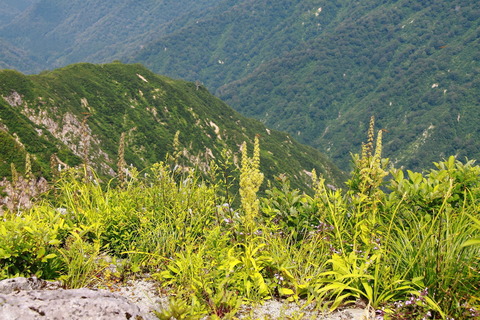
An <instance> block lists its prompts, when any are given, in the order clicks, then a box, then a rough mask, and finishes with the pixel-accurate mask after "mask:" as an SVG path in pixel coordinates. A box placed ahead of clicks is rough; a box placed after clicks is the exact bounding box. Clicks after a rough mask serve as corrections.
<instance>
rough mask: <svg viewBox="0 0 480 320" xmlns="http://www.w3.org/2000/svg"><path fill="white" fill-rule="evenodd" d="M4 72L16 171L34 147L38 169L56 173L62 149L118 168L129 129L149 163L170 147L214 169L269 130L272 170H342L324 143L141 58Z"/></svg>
mask: <svg viewBox="0 0 480 320" xmlns="http://www.w3.org/2000/svg"><path fill="white" fill-rule="evenodd" d="M0 79H1V81H0V96H1V97H2V98H1V99H0V137H1V139H0V142H1V144H2V146H3V147H2V152H1V155H0V160H1V161H0V176H9V174H10V164H11V163H14V164H15V165H16V167H17V168H18V170H19V171H20V172H22V170H24V167H25V156H26V152H28V153H30V154H31V156H32V157H31V159H32V163H33V168H34V173H35V174H36V175H37V176H39V175H42V176H49V174H50V158H51V156H52V155H53V154H56V155H57V156H58V158H59V160H60V161H61V162H65V163H67V164H69V165H76V164H79V163H81V162H82V159H85V158H86V159H88V160H87V161H88V163H89V164H91V165H93V166H94V167H95V168H96V169H97V170H98V171H99V172H100V174H102V175H103V176H114V175H115V171H116V170H117V161H118V159H117V152H118V150H119V145H120V137H121V135H122V133H125V160H126V163H127V164H132V165H134V166H135V167H137V168H139V169H143V168H145V167H147V166H149V165H151V164H153V163H155V162H159V161H163V160H166V156H167V153H168V154H170V155H171V156H174V157H175V158H176V159H177V164H178V165H181V166H196V167H198V168H199V169H200V170H203V171H204V172H206V171H207V169H208V167H209V165H210V161H212V160H215V161H217V162H219V163H221V162H222V160H221V158H222V157H221V154H222V151H223V150H229V154H230V157H231V161H233V162H235V163H236V164H237V165H239V161H240V154H239V148H240V145H241V144H242V143H243V142H244V141H246V142H247V143H248V146H249V148H250V150H252V142H253V139H254V137H255V136H256V135H259V136H260V146H261V151H262V153H261V158H262V159H261V168H262V172H264V173H265V174H266V176H267V178H268V179H273V178H274V176H276V175H280V174H282V173H285V174H287V175H288V176H289V177H292V185H294V186H296V187H300V188H302V189H304V190H306V189H308V186H309V184H310V183H311V181H310V177H309V172H310V171H311V170H312V169H314V168H315V169H316V171H317V172H319V173H322V174H323V175H324V176H325V178H327V180H329V181H330V182H332V183H340V181H341V179H342V172H341V171H340V170H339V169H338V168H337V167H336V166H334V165H333V164H332V163H331V162H330V161H329V160H327V159H326V157H325V156H324V155H322V154H321V153H320V152H318V151H317V150H315V149H314V148H311V147H307V146H304V145H301V144H299V143H297V142H296V141H295V140H293V139H291V138H290V137H289V136H288V135H287V134H284V133H281V132H277V131H274V130H269V129H267V128H266V127H265V126H264V125H263V124H262V123H260V122H259V121H257V120H251V119H247V118H244V117H242V116H241V115H239V114H238V113H237V112H235V111H234V110H233V109H231V108H230V107H229V106H227V105H226V104H225V103H223V102H222V101H220V100H219V99H218V98H216V97H214V96H213V95H211V94H210V93H209V92H208V91H207V90H206V89H205V88H204V87H203V86H200V85H197V84H195V83H191V82H184V81H180V80H172V79H169V78H166V77H163V76H159V75H157V74H154V73H152V72H151V71H149V70H147V69H146V68H144V67H143V66H141V65H138V64H135V65H125V64H121V63H112V64H106V65H93V64H86V63H83V64H75V65H70V66H67V67H65V68H62V69H58V70H54V71H51V72H44V73H42V74H40V75H31V76H25V75H23V74H21V73H19V72H16V71H12V70H3V71H0ZM175 137H176V138H175ZM174 141H176V142H174Z"/></svg>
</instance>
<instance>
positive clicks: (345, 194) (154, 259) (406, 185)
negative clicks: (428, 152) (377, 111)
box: [0, 139, 480, 319]
mask: <svg viewBox="0 0 480 320" xmlns="http://www.w3.org/2000/svg"><path fill="white" fill-rule="evenodd" d="M364 148H365V149H364V152H363V153H362V156H360V157H357V158H356V169H355V170H354V171H353V173H352V177H351V179H350V180H349V182H348V183H347V187H346V188H345V189H344V190H340V189H338V190H335V191H333V190H330V189H329V188H327V187H326V186H325V184H324V181H323V179H321V178H318V177H314V184H315V185H314V189H315V190H316V194H315V195H313V196H309V195H306V194H302V193H300V192H298V190H292V189H291V188H290V186H289V183H288V178H286V177H285V176H283V177H280V178H279V179H280V180H281V181H282V184H283V185H282V187H280V188H276V187H273V188H271V189H270V190H269V191H268V192H266V194H265V196H263V197H262V198H261V199H259V198H258V195H256V190H257V186H255V188H253V189H252V190H250V192H249V193H248V192H247V193H245V192H243V191H242V194H243V195H244V196H243V198H242V199H240V204H238V205H235V204H232V203H229V202H227V199H226V198H225V187H226V186H225V185H223V184H222V183H221V182H216V183H214V182H208V181H204V180H202V179H201V178H200V175H199V174H197V172H196V171H195V170H193V169H192V170H189V171H184V170H179V169H178V168H172V167H170V166H169V165H167V164H165V163H158V164H155V165H154V166H152V167H151V168H150V169H148V170H145V171H143V172H140V173H139V172H135V171H134V172H133V173H132V174H131V175H129V176H128V177H127V178H124V179H125V181H124V183H123V184H121V183H106V184H105V185H101V184H99V183H98V180H97V178H96V177H95V176H92V179H90V180H88V179H87V180H85V179H84V175H83V172H82V171H81V170H80V171H78V170H77V169H70V170H67V171H64V172H63V173H62V176H61V177H60V179H59V180H58V181H57V182H56V184H55V185H53V186H52V189H51V191H50V194H48V195H47V196H46V197H44V198H45V199H43V200H39V201H38V202H37V203H36V204H35V205H34V206H33V207H32V208H31V209H25V210H23V211H18V212H8V211H7V213H6V214H4V215H3V217H2V218H3V219H2V221H1V222H0V235H1V236H0V262H1V265H2V267H1V269H0V277H1V278H7V277H13V276H20V275H24V276H29V275H31V274H36V275H38V276H40V277H43V278H45V279H61V280H63V281H64V284H65V285H66V286H67V287H71V288H75V287H81V286H89V285H93V284H94V283H95V282H98V281H100V282H101V281H102V274H104V272H105V264H104V263H103V262H102V259H100V258H99V257H100V256H105V255H109V256H112V257H114V260H116V261H121V265H122V267H121V268H120V269H119V270H121V271H120V272H121V273H122V275H121V276H120V278H125V277H132V276H133V277H134V276H136V275H140V274H145V273H150V274H151V277H152V278H153V279H155V280H157V281H158V283H159V285H160V287H161V288H163V289H162V290H168V292H170V293H171V294H172V297H173V296H174V297H175V298H172V300H171V302H170V307H169V309H167V310H162V311H158V313H157V315H158V317H159V318H160V319H167V318H169V317H171V316H172V315H174V316H175V317H176V318H177V319H181V318H185V319H186V318H189V319H190V318H193V319H195V318H201V317H204V316H207V315H209V316H211V317H212V318H235V313H236V312H237V311H238V310H239V307H240V305H241V304H258V303H262V302H263V301H266V300H269V299H285V300H288V301H296V302H298V303H300V301H303V303H309V304H313V305H314V306H316V308H317V309H318V310H319V311H325V310H334V309H336V308H339V307H344V306H347V305H353V304H359V303H364V304H365V305H369V306H371V307H373V308H374V309H375V310H377V315H378V317H379V318H383V319H475V317H478V310H479V309H480V308H479V307H480V297H479V295H478V292H480V260H479V257H480V246H479V245H478V243H477V241H478V239H479V237H480V230H479V229H478V226H477V228H476V227H475V223H477V224H478V220H479V218H478V206H479V200H478V199H480V177H479V175H478V173H479V172H480V167H478V166H475V165H474V163H473V162H467V163H466V164H463V163H461V162H459V161H456V160H455V159H453V158H450V159H448V160H446V161H444V162H440V163H437V169H436V170H432V171H430V172H428V173H425V174H420V173H410V174H409V175H408V176H407V177H405V175H404V174H403V173H400V171H398V170H393V171H391V173H392V178H391V179H390V180H388V181H385V180H384V177H385V176H386V175H387V174H389V173H390V171H388V170H387V167H386V165H387V164H386V162H385V161H384V160H383V159H381V158H380V152H378V148H381V139H377V147H376V149H377V152H373V151H374V150H373V149H372V150H369V149H368V148H370V147H369V145H368V144H367V145H366V146H365V147H364ZM244 157H245V159H244V160H245V161H248V166H247V168H246V169H245V168H242V169H241V170H243V171H242V174H243V176H242V179H245V180H244V181H251V180H249V179H251V178H252V177H258V176H259V172H258V171H257V170H258V161H257V160H258V159H259V158H258V157H259V155H258V152H256V153H255V154H254V156H253V158H249V157H248V155H246V151H245V154H244ZM217 170H221V169H217ZM217 174H220V175H221V172H220V173H217ZM365 177H368V179H366V178H365ZM365 181H367V182H366V183H365ZM368 181H370V183H368ZM240 188H249V183H245V184H243V185H242V186H241V187H240ZM387 190H388V191H387ZM228 197H229V199H230V198H231V195H228ZM237 202H238V201H237ZM234 203H235V202H234ZM59 208H60V209H59ZM257 208H258V210H257ZM246 211H248V215H246Z"/></svg>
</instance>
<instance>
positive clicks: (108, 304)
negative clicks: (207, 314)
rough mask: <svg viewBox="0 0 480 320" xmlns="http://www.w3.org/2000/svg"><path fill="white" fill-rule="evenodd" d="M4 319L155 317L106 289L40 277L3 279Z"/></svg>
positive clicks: (1, 302)
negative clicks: (69, 285)
mask: <svg viewBox="0 0 480 320" xmlns="http://www.w3.org/2000/svg"><path fill="white" fill-rule="evenodd" d="M0 315H1V319H2V320H17V319H22V320H37V319H42V320H46V319H52V320H53V319H58V320H61V319H68V320H77V319H82V320H83V319H92V320H93V319H95V320H117V319H132V320H153V319H155V317H153V316H152V315H151V314H148V313H145V312H144V311H142V310H141V309H140V308H139V307H138V306H137V305H135V304H133V303H132V302H130V301H129V300H128V299H126V298H125V297H122V296H120V295H117V294H114V293H112V292H109V291H106V290H92V289H87V288H81V289H69V290H65V289H62V288H60V285H59V283H49V282H47V281H43V280H40V279H37V278H28V279H26V278H14V279H7V280H4V281H0Z"/></svg>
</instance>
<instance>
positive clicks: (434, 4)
mask: <svg viewBox="0 0 480 320" xmlns="http://www.w3.org/2000/svg"><path fill="white" fill-rule="evenodd" d="M33 1H36V2H35V3H33V5H30V6H27V5H25V3H27V2H28V1H27V2H25V3H24V5H23V8H26V9H24V10H23V11H22V7H20V6H19V5H17V8H15V9H14V11H15V10H16V12H18V11H21V13H20V14H16V15H15V17H14V18H11V22H10V23H8V24H6V25H4V26H3V27H2V24H0V45H1V46H0V66H1V67H8V68H15V69H17V70H21V71H24V72H27V73H36V72H41V71H42V70H45V69H51V68H54V67H59V66H64V65H67V64H69V63H72V62H77V61H89V62H109V61H112V60H113V59H121V60H122V61H125V62H130V63H135V62H140V63H142V64H144V65H146V66H147V67H148V68H150V69H151V70H153V71H154V72H156V73H160V74H164V75H166V76H170V77H173V78H180V79H185V80H189V81H199V82H200V83H202V84H203V85H204V86H205V87H206V88H208V89H209V90H210V91H211V92H213V93H214V94H215V95H217V96H218V97H220V98H221V99H223V100H225V101H226V102H227V103H228V104H229V105H231V106H232V107H234V108H235V109H236V110H237V111H239V112H241V113H242V114H245V115H247V116H251V117H255V118H257V119H259V120H260V121H262V122H264V123H265V124H266V125H268V126H270V127H272V128H275V129H278V130H282V131H287V132H289V133H290V134H292V135H294V136H295V137H296V138H297V139H298V140H299V141H301V142H302V143H306V144H309V145H311V146H314V147H316V148H318V149H319V150H321V151H322V152H325V153H326V154H327V155H329V156H330V157H332V158H333V159H334V161H335V162H336V163H337V164H338V165H339V166H341V168H343V169H344V170H345V169H348V167H349V163H350V153H351V152H358V151H359V150H360V143H361V141H363V140H364V136H365V132H366V130H367V126H368V122H369V118H370V116H372V115H374V116H376V118H377V124H378V125H379V126H380V127H381V128H384V129H386V130H387V131H388V132H387V133H386V134H385V149H384V155H385V156H387V157H389V158H391V159H392V161H393V162H394V163H395V164H396V165H397V166H406V167H407V168H409V169H412V170H413V169H414V170H421V169H424V168H427V167H428V166H430V165H431V162H432V161H437V160H440V159H441V158H442V157H447V156H449V155H452V154H453V155H457V156H458V157H460V158H462V157H469V158H480V132H479V131H478V130H477V127H478V125H477V123H478V120H480V119H478V118H479V117H480V116H478V114H480V112H479V108H480V101H479V99H480V89H479V88H480V85H479V81H480V80H479V79H480V76H479V74H480V53H479V52H480V43H479V42H480V40H479V39H480V36H479V34H480V9H479V6H478V4H477V1H473V0H458V1H455V2H452V1H447V0H437V1H430V0H428V1H413V0H397V1H381V0H363V1H347V0H334V1H332V0H328V1H327V0H276V1H272V0H177V1H174V0H140V1H134V0H105V1H93V0H83V1H80V0H72V1H61V0H31V1H30V4H32V3H31V2H33ZM15 3H16V2H14V1H13V0H10V2H9V4H10V6H13V5H14V4H15ZM2 44H3V45H2Z"/></svg>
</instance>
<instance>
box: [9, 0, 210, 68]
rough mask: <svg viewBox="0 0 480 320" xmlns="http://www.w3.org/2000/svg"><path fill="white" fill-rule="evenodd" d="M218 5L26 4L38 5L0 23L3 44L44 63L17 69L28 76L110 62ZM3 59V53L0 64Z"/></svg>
mask: <svg viewBox="0 0 480 320" xmlns="http://www.w3.org/2000/svg"><path fill="white" fill-rule="evenodd" d="M218 1H219V0H214V1H212V0H209V1H207V0H201V1H198V0H182V1H178V0H175V1H174V0H164V1H157V0H140V1H138V0H108V1H96V0H71V1H63V0H37V1H33V0H29V1H23V2H25V3H30V4H33V5H31V6H29V7H26V6H21V3H18V4H16V5H15V6H16V8H15V10H13V11H12V12H11V13H10V14H9V19H8V20H9V21H10V22H9V23H7V24H6V25H4V26H3V27H2V23H0V39H2V38H3V39H4V40H5V41H7V42H9V43H10V44H11V45H13V46H15V47H18V48H20V49H22V50H24V51H25V52H27V53H28V54H29V55H31V56H33V57H34V58H35V59H34V60H36V61H38V62H39V64H37V65H36V64H31V65H14V67H15V69H17V70H20V71H23V72H27V73H35V72H40V71H42V70H45V69H52V68H57V67H62V66H65V65H67V64H70V63H74V62H84V61H88V62H111V61H112V60H114V59H116V58H118V57H122V56H125V55H129V54H130V52H134V51H137V50H139V49H140V48H141V47H142V46H143V45H145V44H146V43H147V42H148V41H149V40H150V39H154V38H155V37H158V36H160V35H162V34H165V31H164V29H165V26H166V25H167V24H168V23H169V22H170V21H171V20H174V19H176V18H179V17H181V16H183V15H189V16H195V15H197V14H199V13H200V12H202V10H203V9H205V8H208V7H210V6H212V5H214V4H215V3H216V2H218ZM33 2H36V3H33ZM11 6H13V4H12V5H11ZM25 7H26V8H25ZM22 9H24V10H22ZM19 12H20V13H19ZM1 13H2V12H1V11H0V14H1ZM1 54H2V49H0V61H1V60H3V59H1Z"/></svg>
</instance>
